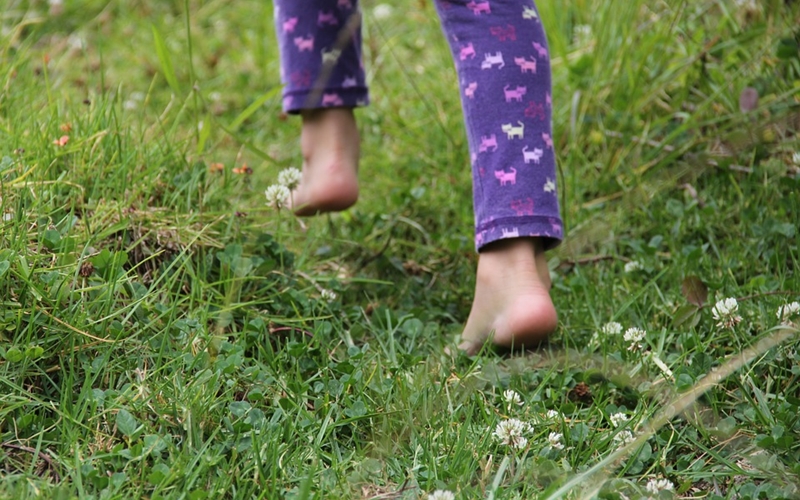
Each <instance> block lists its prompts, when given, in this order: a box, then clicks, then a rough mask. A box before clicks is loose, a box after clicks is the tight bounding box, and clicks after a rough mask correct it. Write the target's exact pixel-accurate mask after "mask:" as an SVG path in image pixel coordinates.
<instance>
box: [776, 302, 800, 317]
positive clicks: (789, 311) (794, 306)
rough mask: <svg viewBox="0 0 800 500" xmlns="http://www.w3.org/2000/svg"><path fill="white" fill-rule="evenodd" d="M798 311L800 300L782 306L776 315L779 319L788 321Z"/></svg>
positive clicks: (799, 309)
mask: <svg viewBox="0 0 800 500" xmlns="http://www.w3.org/2000/svg"><path fill="white" fill-rule="evenodd" d="M797 313H800V302H792V303H791V304H785V305H782V306H780V307H779V308H778V312H776V313H775V315H776V316H777V317H778V321H788V320H789V318H791V317H792V316H794V315H796V314H797Z"/></svg>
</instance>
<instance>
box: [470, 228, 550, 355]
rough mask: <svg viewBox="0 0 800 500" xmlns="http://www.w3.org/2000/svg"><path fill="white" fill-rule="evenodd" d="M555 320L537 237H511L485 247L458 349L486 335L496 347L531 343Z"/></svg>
mask: <svg viewBox="0 0 800 500" xmlns="http://www.w3.org/2000/svg"><path fill="white" fill-rule="evenodd" d="M557 321H558V317H557V315H556V310H555V307H554V306H553V301H552V299H551V298H550V271H549V270H548V267H547V261H546V260H545V257H544V247H543V244H542V241H541V239H539V238H513V239H506V240H499V241H496V242H494V243H492V244H489V245H487V246H485V247H484V248H483V249H482V251H481V253H480V256H479V259H478V272H477V277H476V283H475V299H474V302H473V303H472V310H471V311H470V314H469V319H468V320H467V324H466V326H465V327H464V331H463V333H462V334H461V344H460V345H459V348H460V349H462V350H464V351H466V352H467V353H469V354H474V353H475V352H477V351H478V350H480V348H481V346H483V344H484V343H485V342H486V340H488V339H489V337H490V336H491V337H492V341H493V342H494V343H495V344H496V345H499V346H502V347H515V348H517V347H535V346H536V345H538V344H540V343H541V342H542V341H543V340H545V339H546V338H547V336H548V335H550V334H551V333H552V332H553V331H555V329H556V326H557Z"/></svg>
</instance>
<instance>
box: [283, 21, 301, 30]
mask: <svg viewBox="0 0 800 500" xmlns="http://www.w3.org/2000/svg"><path fill="white" fill-rule="evenodd" d="M298 20H299V19H298V18H296V17H290V18H289V19H287V20H286V21H284V22H283V32H284V33H294V29H295V28H296V27H297V21H298Z"/></svg>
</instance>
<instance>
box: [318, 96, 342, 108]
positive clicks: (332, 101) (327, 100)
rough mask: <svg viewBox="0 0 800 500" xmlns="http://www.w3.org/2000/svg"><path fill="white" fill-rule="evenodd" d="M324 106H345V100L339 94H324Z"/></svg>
mask: <svg viewBox="0 0 800 500" xmlns="http://www.w3.org/2000/svg"><path fill="white" fill-rule="evenodd" d="M322 105H323V106H343V105H344V101H343V100H342V98H341V97H339V94H322Z"/></svg>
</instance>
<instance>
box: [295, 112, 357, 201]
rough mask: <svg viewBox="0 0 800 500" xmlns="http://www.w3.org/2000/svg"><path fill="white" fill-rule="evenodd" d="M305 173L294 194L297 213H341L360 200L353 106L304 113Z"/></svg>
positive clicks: (302, 137)
mask: <svg viewBox="0 0 800 500" xmlns="http://www.w3.org/2000/svg"><path fill="white" fill-rule="evenodd" d="M300 144H301V148H302V150H303V176H302V179H301V180H300V185H299V186H298V187H297V189H296V190H295V191H294V192H293V193H292V209H293V210H294V213H295V214H297V215H316V214H320V213H324V212H338V211H341V210H345V209H347V208H349V207H351V206H352V205H353V204H354V203H355V202H356V201H357V200H358V156H359V136H358V128H357V127H356V119H355V117H354V116H353V110H352V109H350V108H330V109H315V110H309V111H304V112H303V132H302V136H301V139H300Z"/></svg>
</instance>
